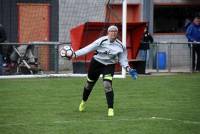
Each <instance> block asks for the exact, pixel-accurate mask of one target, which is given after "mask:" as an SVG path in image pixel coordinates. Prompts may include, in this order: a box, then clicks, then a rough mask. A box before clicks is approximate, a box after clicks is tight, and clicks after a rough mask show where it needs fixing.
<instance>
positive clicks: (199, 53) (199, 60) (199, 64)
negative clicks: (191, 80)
mask: <svg viewBox="0 0 200 134" xmlns="http://www.w3.org/2000/svg"><path fill="white" fill-rule="evenodd" d="M196 51H197V66H196V71H200V46H197V48H196Z"/></svg>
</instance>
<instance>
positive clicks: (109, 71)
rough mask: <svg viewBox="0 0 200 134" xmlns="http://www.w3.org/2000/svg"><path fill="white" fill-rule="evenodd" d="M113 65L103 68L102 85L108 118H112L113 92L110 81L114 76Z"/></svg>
mask: <svg viewBox="0 0 200 134" xmlns="http://www.w3.org/2000/svg"><path fill="white" fill-rule="evenodd" d="M114 70H115V65H109V66H107V67H105V69H104V74H103V85H104V90H105V95H106V100H107V105H108V116H114V110H113V105H114V91H113V88H112V79H113V75H114Z"/></svg>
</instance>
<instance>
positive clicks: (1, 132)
mask: <svg viewBox="0 0 200 134" xmlns="http://www.w3.org/2000/svg"><path fill="white" fill-rule="evenodd" d="M84 83H85V79H84V78H45V79H12V80H0V134H197V133H199V131H200V74H180V75H171V76H149V77H144V76H143V77H142V76H141V77H139V79H138V80H136V81H134V80H132V79H130V78H126V79H114V81H113V88H114V91H115V116H114V117H113V118H109V117H107V105H106V99H105V95H104V90H103V86H102V80H101V79H100V80H99V81H98V83H97V85H96V86H95V88H94V90H93V92H92V94H91V96H90V98H89V100H88V102H87V108H86V111H85V112H83V113H80V112H79V111H78V106H79V103H80V101H81V96H82V90H83V89H82V88H83V85H84ZM152 117H153V118H152ZM154 117H155V118H154Z"/></svg>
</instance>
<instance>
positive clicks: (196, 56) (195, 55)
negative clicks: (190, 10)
mask: <svg viewBox="0 0 200 134" xmlns="http://www.w3.org/2000/svg"><path fill="white" fill-rule="evenodd" d="M186 37H187V39H188V42H193V44H190V45H189V47H190V48H191V49H192V50H191V52H192V69H193V71H197V72H198V71H200V44H199V42H200V13H197V14H196V15H195V17H194V19H193V22H192V23H191V24H190V25H189V26H188V28H187V30H186ZM195 42H198V43H195ZM195 63H196V64H195Z"/></svg>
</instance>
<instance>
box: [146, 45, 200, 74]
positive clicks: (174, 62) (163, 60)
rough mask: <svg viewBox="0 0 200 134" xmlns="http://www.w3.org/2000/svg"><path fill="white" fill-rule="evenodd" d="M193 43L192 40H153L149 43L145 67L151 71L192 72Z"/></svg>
mask: <svg viewBox="0 0 200 134" xmlns="http://www.w3.org/2000/svg"><path fill="white" fill-rule="evenodd" d="M188 44H190V47H189V45H188ZM193 44H194V43H193V42H155V43H153V44H150V50H149V60H147V62H146V64H147V66H146V69H147V70H148V69H149V70H150V71H152V72H193V69H192V47H193ZM195 44H198V43H195Z"/></svg>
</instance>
